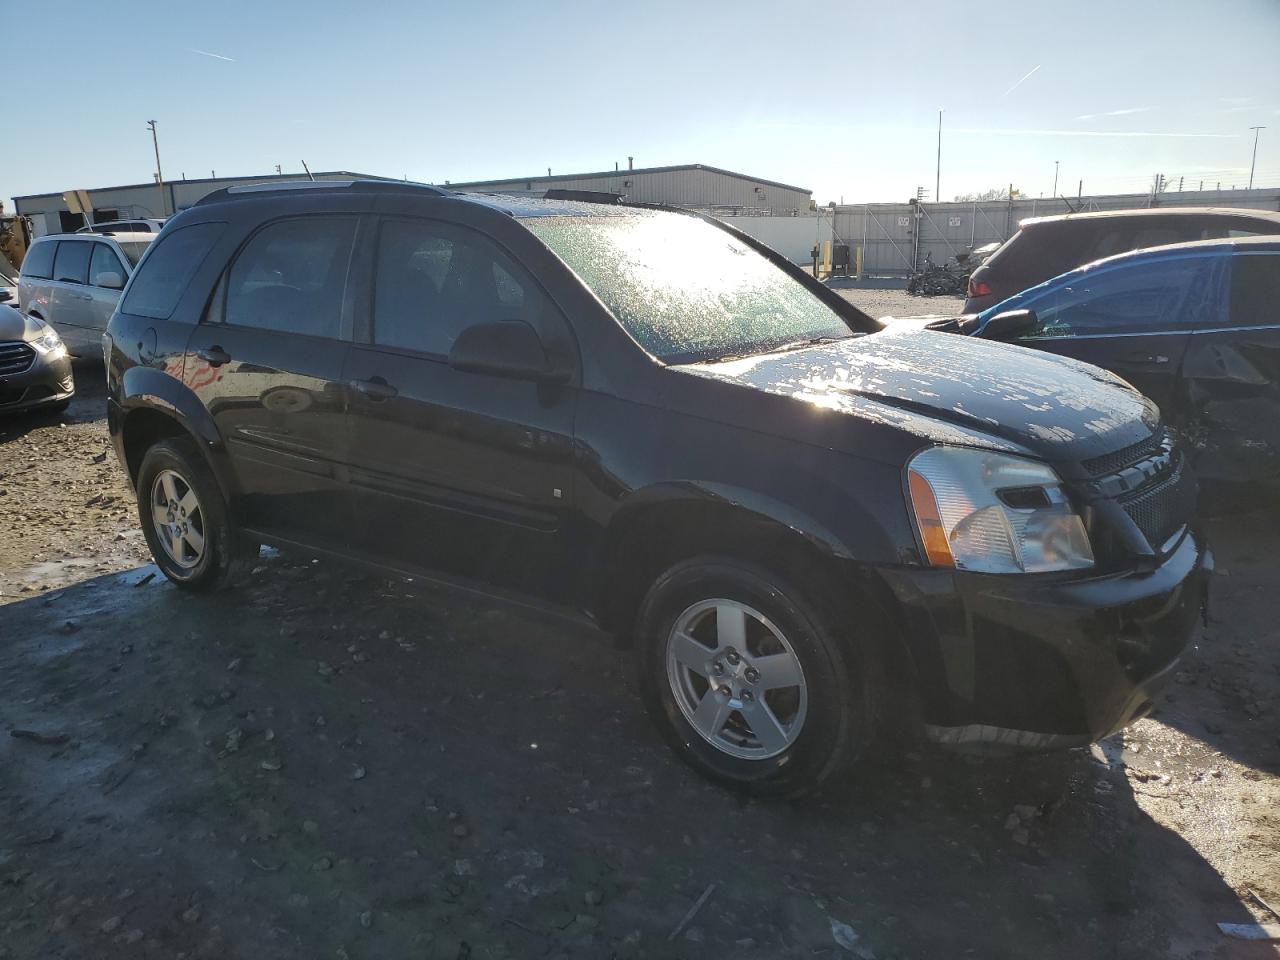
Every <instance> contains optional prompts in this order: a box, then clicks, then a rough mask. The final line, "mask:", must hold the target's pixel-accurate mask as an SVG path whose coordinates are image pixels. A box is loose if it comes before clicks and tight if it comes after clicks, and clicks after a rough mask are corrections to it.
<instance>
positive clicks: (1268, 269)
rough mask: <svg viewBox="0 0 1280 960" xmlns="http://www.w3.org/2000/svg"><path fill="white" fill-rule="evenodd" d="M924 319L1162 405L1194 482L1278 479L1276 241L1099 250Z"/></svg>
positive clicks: (1279, 248)
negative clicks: (1083, 370)
mask: <svg viewBox="0 0 1280 960" xmlns="http://www.w3.org/2000/svg"><path fill="white" fill-rule="evenodd" d="M930 326H931V327H932V328H934V329H942V330H949V331H951V332H955V333H962V334H967V335H969V336H975V337H983V338H985V339H988V340H1002V341H1006V342H1009V343H1017V344H1020V345H1022V346H1026V347H1031V348H1033V349H1036V350H1047V351H1048V352H1050V353H1056V354H1060V355H1062V356H1065V357H1074V358H1076V359H1077V360H1085V361H1087V362H1089V363H1092V364H1096V365H1097V366H1100V367H1103V368H1105V369H1107V370H1110V371H1112V372H1113V373H1115V374H1117V375H1119V376H1120V377H1123V378H1124V379H1125V380H1127V381H1129V382H1130V383H1132V384H1133V385H1134V386H1135V387H1137V388H1138V389H1139V390H1141V391H1142V392H1143V393H1145V394H1146V395H1147V396H1149V397H1151V399H1153V400H1155V401H1156V403H1157V404H1159V405H1160V408H1161V410H1162V411H1163V413H1164V415H1165V418H1166V420H1167V421H1168V422H1170V423H1172V424H1174V425H1176V426H1177V427H1178V428H1179V429H1180V430H1181V432H1182V433H1183V434H1184V436H1186V438H1187V439H1188V440H1189V441H1190V444H1191V446H1192V448H1193V449H1194V450H1195V451H1196V454H1195V460H1196V463H1197V470H1198V472H1199V474H1200V476H1201V477H1202V478H1205V479H1218V480H1250V481H1252V480H1261V479H1269V480H1275V479H1280V238H1275V237H1250V238H1238V239H1223V240H1205V241H1201V242H1197V243H1181V244H1175V245H1172V246H1167V247H1152V248H1149V249H1146V250H1136V251H1133V252H1131V253H1125V254H1121V255H1119V256H1115V257H1108V258H1107V259H1105V260H1098V261H1096V262H1094V263H1091V264H1088V265H1087V266H1084V267H1080V268H1079V269H1076V270H1072V271H1070V272H1069V273H1064V274H1062V275H1061V276H1058V277H1055V278H1054V279H1052V280H1048V281H1046V282H1045V283H1042V284H1039V285H1038V286H1034V287H1031V288H1029V289H1027V290H1024V291H1023V292H1022V293H1019V294H1016V295H1014V296H1012V297H1009V298H1008V299H1006V300H1003V301H1001V302H1000V303H998V304H995V305H994V306H991V307H988V308H987V309H986V310H984V311H982V312H981V313H979V314H976V315H972V316H967V317H962V318H960V319H958V320H946V321H941V322H938V323H934V324H930Z"/></svg>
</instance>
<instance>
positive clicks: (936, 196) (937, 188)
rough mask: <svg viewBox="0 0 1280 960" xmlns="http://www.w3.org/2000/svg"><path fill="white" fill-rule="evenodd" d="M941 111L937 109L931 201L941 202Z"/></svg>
mask: <svg viewBox="0 0 1280 960" xmlns="http://www.w3.org/2000/svg"><path fill="white" fill-rule="evenodd" d="M941 190H942V111H941V110H939V111H938V166H937V167H936V168H935V171H934V177H933V202H934V203H941V202H942V193H941Z"/></svg>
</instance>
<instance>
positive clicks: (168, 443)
mask: <svg viewBox="0 0 1280 960" xmlns="http://www.w3.org/2000/svg"><path fill="white" fill-rule="evenodd" d="M137 489H138V518H139V520H140V521H141V522H142V532H143V535H144V536H145V537H146V540H147V546H148V547H150V548H151V556H152V557H153V558H154V559H155V562H156V566H158V567H159V568H160V570H161V572H162V573H163V574H164V575H165V576H166V577H168V578H169V579H170V580H172V581H173V582H174V583H175V584H177V585H178V586H180V587H185V588H187V589H189V590H214V589H216V588H218V587H220V586H224V585H227V584H229V583H232V582H234V580H235V579H236V578H237V577H238V576H239V575H240V574H241V573H242V572H243V570H244V569H245V568H246V567H247V566H248V565H249V563H250V562H251V560H252V554H253V551H252V549H251V547H250V545H249V544H247V543H246V542H245V541H244V540H243V539H242V538H241V536H240V534H239V532H238V531H237V530H236V529H235V527H234V525H233V524H232V522H231V518H230V511H229V510H228V509H227V504H226V502H225V501H224V500H223V499H222V492H221V490H220V489H219V488H218V484H217V481H216V479H215V478H214V476H213V471H212V470H210V469H209V466H208V464H207V463H205V461H204V458H203V457H201V456H200V452H199V450H197V449H196V448H195V445H194V444H193V443H192V442H190V441H188V440H184V439H170V440H161V441H159V442H158V443H156V444H155V445H153V446H152V447H151V448H150V449H149V450H147V452H146V455H145V456H143V458H142V466H141V467H140V468H139V470H138V481H137Z"/></svg>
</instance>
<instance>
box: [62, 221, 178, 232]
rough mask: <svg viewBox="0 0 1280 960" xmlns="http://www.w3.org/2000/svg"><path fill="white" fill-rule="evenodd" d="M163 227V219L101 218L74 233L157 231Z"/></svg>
mask: <svg viewBox="0 0 1280 960" xmlns="http://www.w3.org/2000/svg"><path fill="white" fill-rule="evenodd" d="M163 229H164V221H163V220H155V219H151V218H142V219H139V220H103V221H102V222H101V223H94V224H90V225H89V226H87V227H81V228H80V229H79V230H77V231H76V233H159V232H160V231H161V230H163Z"/></svg>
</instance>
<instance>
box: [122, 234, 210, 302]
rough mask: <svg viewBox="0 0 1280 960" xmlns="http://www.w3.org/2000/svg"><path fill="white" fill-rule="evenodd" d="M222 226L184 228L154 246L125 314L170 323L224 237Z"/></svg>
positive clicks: (131, 287)
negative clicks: (175, 310) (201, 267)
mask: <svg viewBox="0 0 1280 960" xmlns="http://www.w3.org/2000/svg"><path fill="white" fill-rule="evenodd" d="M225 226H226V224H223V223H196V224H192V225H191V226H189V227H182V228H180V229H178V230H175V231H173V233H171V234H169V235H168V236H165V237H161V238H160V239H159V240H157V241H156V242H155V244H154V246H155V249H154V250H152V251H151V256H149V257H147V259H146V262H145V263H144V264H142V267H141V268H140V269H139V271H138V272H137V273H136V274H135V275H134V278H133V282H132V283H131V284H129V292H128V294H126V296H125V298H124V303H123V305H122V306H121V307H120V310H121V312H122V313H132V314H134V315H135V316H139V317H152V318H154V319H156V320H167V319H168V318H169V317H171V316H172V315H173V311H174V308H176V307H177V306H178V300H179V298H180V297H181V296H182V292H183V291H184V290H186V288H187V284H188V283H189V282H190V281H191V278H192V276H194V274H195V272H196V270H197V269H198V268H199V266H200V264H201V263H203V262H204V258H205V257H206V256H208V255H209V251H210V250H211V249H213V245H214V243H216V242H217V240H218V237H219V236H221V234H222V230H223V228H224V227H225Z"/></svg>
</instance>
